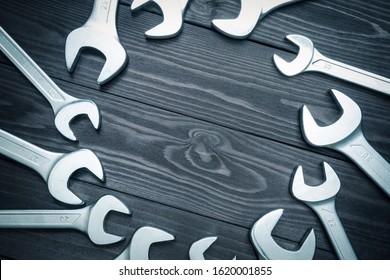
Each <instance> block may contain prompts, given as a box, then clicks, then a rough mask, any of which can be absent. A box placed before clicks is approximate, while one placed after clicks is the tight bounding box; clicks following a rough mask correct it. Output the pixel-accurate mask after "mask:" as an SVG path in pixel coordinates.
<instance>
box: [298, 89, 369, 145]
mask: <svg viewBox="0 0 390 280" xmlns="http://www.w3.org/2000/svg"><path fill="white" fill-rule="evenodd" d="M331 94H332V96H333V99H334V100H335V101H336V103H337V104H338V106H339V108H340V110H341V111H342V115H341V117H340V118H339V119H338V120H337V121H336V122H335V123H333V124H331V125H329V126H319V125H318V124H317V123H316V121H315V120H314V118H313V116H312V114H311V113H310V111H309V109H308V108H307V107H306V106H303V107H302V114H301V124H302V134H303V137H304V139H305V140H306V142H308V143H309V144H310V145H312V146H316V147H330V146H332V145H335V144H337V143H339V142H340V141H342V140H344V139H345V138H346V137H347V136H349V135H351V134H352V133H353V132H354V131H356V130H357V129H360V124H361V119H362V112H361V110H360V108H359V106H358V105H357V104H356V103H355V102H354V101H353V100H352V99H350V98H349V97H348V96H346V95H345V94H343V93H341V92H340V91H337V90H334V89H333V90H331Z"/></svg>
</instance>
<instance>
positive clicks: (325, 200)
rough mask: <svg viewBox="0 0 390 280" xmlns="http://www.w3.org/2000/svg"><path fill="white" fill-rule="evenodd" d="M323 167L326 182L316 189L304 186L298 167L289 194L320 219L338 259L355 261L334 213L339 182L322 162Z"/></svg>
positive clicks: (328, 166)
mask: <svg viewBox="0 0 390 280" xmlns="http://www.w3.org/2000/svg"><path fill="white" fill-rule="evenodd" d="M323 166H324V172H325V176H326V180H325V182H324V183H323V184H321V185H320V186H316V187H311V186H308V185H306V184H305V181H304V178H303V171H302V166H299V167H298V168H297V169H296V171H295V174H294V175H293V180H292V184H291V193H292V195H293V196H294V197H295V198H296V199H298V200H300V201H302V202H304V203H305V204H306V205H307V206H309V207H310V208H311V209H313V211H314V212H315V213H316V214H317V216H318V217H319V218H320V220H321V222H322V225H323V226H324V228H325V230H326V232H327V233H328V236H329V239H330V241H331V243H332V245H333V248H334V249H335V251H336V254H337V256H338V257H339V259H342V260H356V259H357V257H356V254H355V252H354V250H353V248H352V245H351V243H350V242H349V239H348V236H347V234H346V232H345V230H344V227H343V225H342V223H341V221H340V219H339V217H338V215H337V212H336V206H335V201H336V195H337V193H338V192H339V190H340V180H339V178H338V177H337V174H336V173H335V172H334V170H333V169H332V167H331V166H330V165H329V164H327V163H326V162H324V163H323Z"/></svg>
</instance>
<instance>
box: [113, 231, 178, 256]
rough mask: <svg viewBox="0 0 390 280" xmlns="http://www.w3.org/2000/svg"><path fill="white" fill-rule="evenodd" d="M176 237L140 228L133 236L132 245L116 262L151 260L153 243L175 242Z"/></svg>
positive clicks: (163, 232)
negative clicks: (150, 253)
mask: <svg viewBox="0 0 390 280" xmlns="http://www.w3.org/2000/svg"><path fill="white" fill-rule="evenodd" d="M174 239H175V237H174V236H173V235H172V234H170V233H167V232H166V231H163V230H161V229H157V228H153V227H142V228H139V229H138V230H137V231H136V232H135V233H134V235H133V237H132V239H131V241H130V244H129V245H128V246H127V247H126V248H125V249H124V250H123V252H122V253H121V254H120V255H119V256H118V257H117V258H116V260H149V249H150V246H151V245H152V244H153V243H157V242H165V241H171V240H174Z"/></svg>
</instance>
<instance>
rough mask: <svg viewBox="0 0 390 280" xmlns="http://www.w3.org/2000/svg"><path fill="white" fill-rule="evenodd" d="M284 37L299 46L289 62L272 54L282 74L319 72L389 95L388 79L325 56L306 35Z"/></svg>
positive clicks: (389, 85) (389, 84)
mask: <svg viewBox="0 0 390 280" xmlns="http://www.w3.org/2000/svg"><path fill="white" fill-rule="evenodd" d="M286 38H287V39H288V40H289V41H291V42H292V43H294V44H295V45H297V46H298V47H299V53H298V56H297V57H296V58H295V59H294V60H293V61H291V62H287V61H285V60H284V59H282V58H281V57H280V56H278V55H274V57H273V59H274V63H275V65H276V68H277V69H278V70H279V71H280V72H281V73H282V74H284V75H286V76H294V75H297V74H299V73H303V72H308V71H315V72H321V73H324V74H328V75H330V76H333V77H336V78H339V79H342V80H345V81H348V82H351V83H355V84H357V85H360V86H363V87H366V88H369V89H373V90H376V91H378V92H381V93H384V94H386V95H390V79H388V78H385V77H382V76H379V75H377V74H374V73H370V72H367V71H364V70H361V69H359V68H356V67H353V66H350V65H347V64H345V63H342V62H339V61H336V60H333V59H330V58H328V57H325V56H324V55H322V54H321V53H320V52H319V51H318V50H317V49H316V48H315V47H314V45H313V42H312V41H311V40H310V39H308V38H307V37H304V36H301V35H287V36H286Z"/></svg>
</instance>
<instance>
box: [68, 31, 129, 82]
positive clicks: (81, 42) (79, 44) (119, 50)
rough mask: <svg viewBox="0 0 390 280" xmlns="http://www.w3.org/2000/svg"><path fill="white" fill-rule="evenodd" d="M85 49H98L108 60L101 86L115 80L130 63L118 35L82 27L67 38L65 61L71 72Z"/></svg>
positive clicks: (103, 71) (102, 73) (103, 70)
mask: <svg viewBox="0 0 390 280" xmlns="http://www.w3.org/2000/svg"><path fill="white" fill-rule="evenodd" d="M85 48H93V49H97V50H99V51H100V52H101V53H102V54H103V55H104V56H105V58H106V62H105V64H104V66H103V69H102V71H101V73H100V75H99V77H98V79H97V83H98V84H99V85H103V84H105V83H107V82H108V81H110V80H111V79H113V78H114V77H115V76H116V75H118V74H119V72H121V71H122V70H123V69H124V67H125V66H126V64H127V62H128V57H127V53H126V50H125V49H124V48H123V46H122V45H121V43H120V41H119V38H118V36H117V35H116V34H115V35H113V34H111V33H106V32H100V31H99V30H98V29H97V28H96V27H80V28H78V29H76V30H73V31H72V32H71V33H70V34H69V35H68V37H67V38H66V44H65V61H66V67H67V68H68V71H69V72H73V70H74V69H75V67H76V64H77V61H78V59H79V58H80V54H81V52H82V50H83V49H85Z"/></svg>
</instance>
